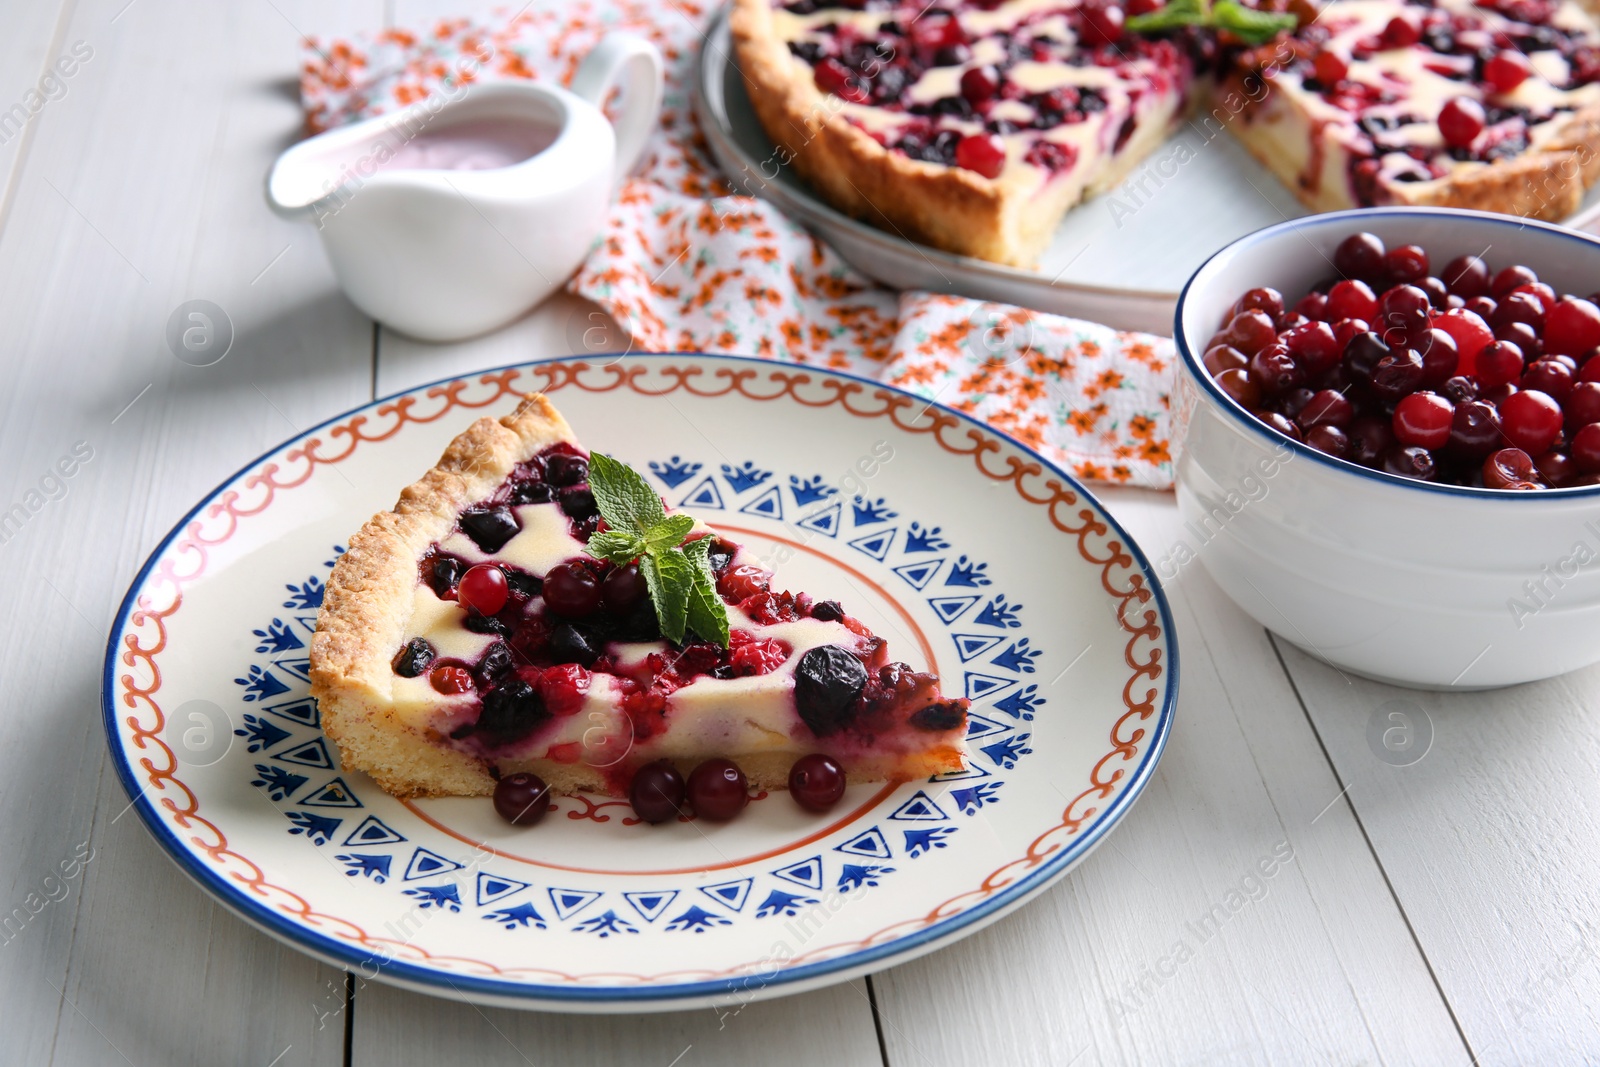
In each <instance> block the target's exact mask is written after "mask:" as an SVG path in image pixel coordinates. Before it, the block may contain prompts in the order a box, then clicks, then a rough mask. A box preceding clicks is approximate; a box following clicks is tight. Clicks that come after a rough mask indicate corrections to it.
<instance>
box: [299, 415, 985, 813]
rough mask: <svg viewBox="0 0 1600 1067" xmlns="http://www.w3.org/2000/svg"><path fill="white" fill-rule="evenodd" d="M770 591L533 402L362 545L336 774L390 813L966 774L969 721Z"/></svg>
mask: <svg viewBox="0 0 1600 1067" xmlns="http://www.w3.org/2000/svg"><path fill="white" fill-rule="evenodd" d="M772 578H773V576H772V574H771V572H769V571H768V570H766V569H764V568H763V567H762V566H761V565H760V564H759V562H758V561H757V560H756V559H755V558H754V556H753V554H752V553H751V552H750V551H749V550H748V549H744V548H741V547H740V546H739V545H737V544H735V543H733V542H732V541H730V540H728V539H727V538H725V537H722V536H719V535H718V534H717V533H716V532H715V531H714V530H712V529H711V528H710V527H708V526H706V525H705V524H703V523H701V522H698V521H696V520H694V519H692V518H691V517H689V516H688V515H685V514H683V513H676V512H668V511H666V510H665V509H664V508H663V506H662V502H661V498H660V497H659V496H658V495H656V494H655V493H654V491H652V490H650V489H649V487H648V485H647V484H646V483H645V482H644V480H643V478H641V477H640V476H639V475H638V474H636V473H635V472H633V471H632V470H631V469H629V468H627V467H626V466H624V465H623V464H620V463H618V462H616V461H615V460H612V459H610V458H609V457H606V456H603V455H595V456H590V455H589V454H587V453H586V452H584V451H583V450H582V449H581V448H580V447H579V446H578V444H577V442H576V440H575V438H574V436H573V434H572V431H571V429H570V428H569V427H568V426H567V423H566V422H565V420H563V419H562V417H561V416H560V414H558V413H557V412H556V410H555V409H554V408H553V407H552V406H551V405H550V403H549V402H548V401H547V400H546V399H545V398H544V396H542V395H539V394H531V395H529V396H528V397H526V398H525V399H524V401H523V402H522V404H521V405H520V406H519V407H518V408H517V410H516V412H515V413H513V414H512V415H510V416H507V417H506V418H504V419H502V420H499V421H495V420H493V419H488V418H484V419H480V420H479V421H478V422H476V423H475V424H474V425H473V426H472V427H470V428H469V429H468V430H467V431H466V432H464V433H463V434H461V436H459V437H457V438H456V440H455V441H454V442H452V443H451V445H450V447H449V449H447V450H446V452H445V454H444V456H443V458H442V459H440V461H439V463H438V464H437V465H436V466H435V467H434V468H433V469H432V470H430V471H428V473H427V474H426V475H424V476H423V478H422V479H421V480H420V481H418V482H417V483H415V484H414V485H412V486H410V487H409V488H407V489H406V490H405V491H404V492H403V493H401V495H400V500H399V503H397V504H396V505H395V507H394V510H392V511H388V512H384V513H382V514H380V515H377V516H376V517H374V518H373V519H372V520H371V521H370V522H368V523H367V524H366V525H365V526H363V527H362V528H361V530H360V531H359V532H358V533H357V534H356V535H355V536H354V537H353V538H351V541H350V548H349V551H348V552H346V553H345V554H344V555H343V556H342V557H341V558H340V560H339V562H338V564H337V565H336V566H335V567H334V570H333V574H332V576H331V577H330V578H329V580H328V588H327V594H326V596H325V599H324V602H323V607H322V612H321V615H320V616H319V617H318V620H317V634H316V637H315V639H314V640H313V643H312V648H311V678H312V692H313V694H314V695H315V696H316V698H317V701H318V703H319V705H320V707H321V710H322V718H323V723H324V726H325V728H326V731H327V734H328V736H329V737H330V738H332V739H333V740H334V741H335V742H336V743H337V745H338V747H339V752H340V756H341V759H342V761H343V763H344V766H346V767H348V768H351V769H355V770H361V771H365V772H367V773H368V774H370V775H371V776H372V777H373V778H374V779H376V780H377V782H378V784H379V785H381V786H382V787H383V788H384V789H386V790H388V791H389V792H391V793H393V794H395V795H397V796H419V795H483V794H488V793H491V792H493V791H494V789H495V783H496V781H497V780H498V779H501V778H502V777H508V776H510V775H513V774H520V773H531V774H534V775H537V776H538V777H539V778H541V779H543V781H544V782H545V783H548V785H549V786H550V788H551V789H552V790H554V791H555V792H567V793H570V792H580V791H581V792H595V793H605V794H610V795H613V796H623V795H627V793H628V789H629V784H630V782H631V780H632V779H633V776H634V774H635V773H636V772H637V771H639V769H640V768H641V767H645V766H646V765H651V764H654V763H655V761H659V760H667V761H669V762H671V763H673V764H675V765H676V766H677V767H678V769H679V771H680V773H682V774H685V775H687V774H688V773H689V771H690V769H691V768H693V767H695V766H696V765H698V764H700V763H701V762H702V761H705V760H707V759H716V758H720V759H728V760H732V761H734V762H735V763H737V764H738V766H739V767H740V768H742V770H743V771H744V773H745V775H746V776H747V777H748V779H749V781H750V783H751V784H753V785H755V786H757V787H760V788H765V789H773V788H782V787H784V786H785V785H786V784H787V783H788V781H789V774H790V770H791V768H792V767H793V766H794V764H795V763H796V761H797V760H800V759H802V758H803V757H807V756H810V755H813V754H818V753H821V754H826V755H827V756H829V757H831V758H832V759H833V760H834V761H836V762H837V763H838V764H839V765H840V766H842V767H843V769H844V771H845V773H846V774H847V775H848V777H849V778H850V780H852V781H874V780H881V779H910V778H916V777H925V776H928V775H931V774H937V773H941V772H944V771H951V770H957V769H960V768H962V767H964V766H965V753H966V747H965V743H964V740H963V739H964V737H965V735H966V725H967V701H965V700H961V699H947V698H946V697H944V696H943V695H942V694H941V693H940V691H939V685H938V680H937V679H936V678H935V677H934V676H933V675H931V674H927V673H923V672H919V671H915V670H913V669H912V668H911V667H909V666H907V665H906V664H903V663H894V662H890V661H889V658H888V650H887V647H886V644H885V642H884V640H883V639H882V638H880V637H877V636H875V635H874V634H873V633H872V632H871V630H869V629H868V628H867V626H865V625H864V624H863V623H861V622H860V621H859V620H857V619H854V618H852V617H851V616H850V615H848V614H846V613H845V611H844V610H843V609H842V608H841V607H840V605H839V604H838V603H837V602H836V601H833V600H818V599H814V598H813V597H812V596H810V595H808V594H805V593H789V592H780V591H778V590H776V589H774V587H773V585H772Z"/></svg>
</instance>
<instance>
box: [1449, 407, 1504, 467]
mask: <svg viewBox="0 0 1600 1067" xmlns="http://www.w3.org/2000/svg"><path fill="white" fill-rule="evenodd" d="M1500 445H1501V440H1500V413H1499V412H1498V411H1496V410H1495V409H1494V405H1493V404H1490V403H1486V402H1485V401H1482V400H1468V401H1466V402H1465V403H1461V404H1457V405H1456V413H1455V415H1454V417H1452V418H1451V420H1450V442H1449V446H1448V447H1449V450H1450V453H1451V454H1452V455H1455V456H1460V457H1461V458H1462V459H1474V460H1475V459H1482V458H1483V457H1485V456H1487V455H1488V454H1489V453H1490V452H1493V451H1494V450H1495V449H1497V448H1499V447H1500Z"/></svg>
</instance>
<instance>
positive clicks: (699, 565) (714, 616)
mask: <svg viewBox="0 0 1600 1067" xmlns="http://www.w3.org/2000/svg"><path fill="white" fill-rule="evenodd" d="M711 541H712V538H710V537H701V538H697V539H696V540H693V541H690V542H689V543H688V544H686V545H684V546H683V554H684V556H685V557H687V558H688V560H689V565H690V566H691V567H692V568H693V569H694V588H693V589H691V590H690V592H689V629H691V630H693V631H694V632H695V633H697V634H699V635H700V636H701V637H702V638H704V639H705V640H707V641H714V642H716V643H717V644H718V645H720V646H721V647H723V648H727V647H728V605H726V604H724V603H723V602H722V597H720V596H718V595H717V576H716V575H714V574H712V573H711Z"/></svg>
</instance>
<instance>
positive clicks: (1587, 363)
mask: <svg viewBox="0 0 1600 1067" xmlns="http://www.w3.org/2000/svg"><path fill="white" fill-rule="evenodd" d="M1578 381H1580V382H1600V359H1586V360H1584V361H1583V363H1582V364H1580V365H1579V367H1578Z"/></svg>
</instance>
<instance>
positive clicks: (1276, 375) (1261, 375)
mask: <svg viewBox="0 0 1600 1067" xmlns="http://www.w3.org/2000/svg"><path fill="white" fill-rule="evenodd" d="M1250 377H1251V378H1252V379H1253V380H1254V381H1255V382H1256V383H1257V384H1258V385H1260V386H1261V389H1262V391H1264V392H1268V393H1281V392H1283V391H1284V390H1285V389H1297V388H1299V387H1300V386H1301V385H1303V384H1304V383H1305V380H1306V375H1305V371H1303V370H1301V369H1300V368H1299V367H1298V366H1296V365H1295V362H1294V357H1293V356H1291V355H1289V350H1288V349H1287V348H1285V347H1284V346H1283V345H1277V344H1274V345H1268V346H1267V347H1266V348H1263V349H1262V350H1261V351H1259V352H1257V353H1256V354H1255V355H1254V356H1251V357H1250Z"/></svg>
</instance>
